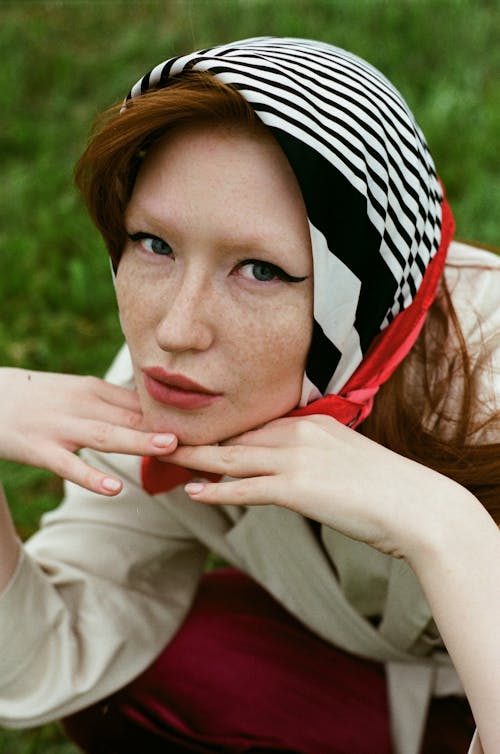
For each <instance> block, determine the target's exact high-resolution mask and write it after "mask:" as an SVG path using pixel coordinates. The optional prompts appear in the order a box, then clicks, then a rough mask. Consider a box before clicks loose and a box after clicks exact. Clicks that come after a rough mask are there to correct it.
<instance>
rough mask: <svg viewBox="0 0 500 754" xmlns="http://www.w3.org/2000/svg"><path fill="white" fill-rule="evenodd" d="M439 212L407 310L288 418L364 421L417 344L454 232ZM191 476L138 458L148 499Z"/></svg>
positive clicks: (446, 214)
mask: <svg viewBox="0 0 500 754" xmlns="http://www.w3.org/2000/svg"><path fill="white" fill-rule="evenodd" d="M441 208H442V222H441V243H440V245H439V249H438V250H437V252H436V254H435V256H434V258H433V259H432V261H431V262H430V263H429V266H428V267H427V270H426V271H425V275H424V279H423V281H422V284H421V285H420V288H419V289H418V291H417V294H416V296H415V298H414V299H413V301H412V303H411V304H410V306H409V307H408V308H407V309H405V310H404V311H402V312H400V314H398V316H397V317H396V318H395V319H394V320H393V321H392V322H391V324H390V325H389V326H388V327H386V329H385V330H383V332H381V333H380V334H379V335H378V336H377V337H376V338H375V340H374V341H373V343H372V345H371V346H370V348H369V349H368V352H367V354H366V356H365V358H364V359H363V361H362V362H361V364H360V365H359V367H358V368H357V369H356V371H355V372H354V374H353V375H352V377H351V378H350V379H349V380H348V381H347V383H346V385H345V386H344V388H343V389H342V390H341V391H340V393H339V394H338V395H326V396H325V397H324V398H319V399H318V400H317V401H313V402H312V403H310V404H309V405H308V406H303V407H302V408H297V409H295V410H294V411H291V412H290V413H289V414H288V416H311V415H314V414H326V415H327V416H332V417H333V418H334V419H336V420H337V421H339V422H341V424H345V425H348V426H350V427H353V428H354V427H357V426H358V424H360V423H361V422H362V421H363V419H365V418H366V417H367V416H368V414H369V413H370V411H371V410H372V406H373V399H374V397H375V395H376V393H377V391H378V389H379V387H380V386H381V385H383V383H384V382H385V381H386V380H388V379H389V377H390V376H391V374H392V373H393V372H394V370H395V369H396V367H397V366H398V365H399V364H400V363H401V362H402V361H403V359H404V357H405V356H406V355H407V354H408V352H409V351H410V349H411V348H412V346H413V345H414V343H415V341H416V340H417V338H418V335H419V333H420V331H421V329H422V326H423V324H424V321H425V317H426V314H427V311H428V309H429V307H430V305H431V304H432V302H433V301H434V298H435V296H436V291H437V287H438V283H439V280H440V278H441V275H442V272H443V269H444V264H445V261H446V254H447V251H448V247H449V245H450V243H451V240H452V238H453V233H454V231H455V221H454V219H453V215H452V212H451V209H450V207H449V205H448V202H447V201H446V198H445V197H443V202H442V205H441ZM194 475H196V472H194V471H191V470H189V469H185V468H183V467H182V466H176V465H175V464H172V463H163V462H162V461H158V460H157V459H156V458H143V459H142V465H141V481H142V486H143V488H144V489H145V490H146V492H149V493H150V494H151V495H156V494H158V493H159V492H167V491H168V490H171V489H173V488H174V487H178V486H179V485H181V484H186V483H187V482H189V481H190V480H191V479H192V478H193V476H194ZM197 475H198V476H199V475H200V474H197ZM202 476H203V478H204V479H208V480H210V481H217V480H218V479H220V476H219V475H218V474H209V473H207V472H203V475H202Z"/></svg>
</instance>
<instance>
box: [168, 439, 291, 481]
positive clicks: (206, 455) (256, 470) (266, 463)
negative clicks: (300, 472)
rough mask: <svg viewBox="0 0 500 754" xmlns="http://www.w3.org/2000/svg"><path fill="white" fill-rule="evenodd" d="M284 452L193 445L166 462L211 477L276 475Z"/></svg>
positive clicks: (280, 466)
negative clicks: (203, 472)
mask: <svg viewBox="0 0 500 754" xmlns="http://www.w3.org/2000/svg"><path fill="white" fill-rule="evenodd" d="M285 452H286V451H284V450H283V449H282V448H272V449H270V448H261V447H249V446H245V445H221V446H219V445H196V446H183V447H181V448H177V450H176V451H175V452H174V453H172V455H171V456H169V458H168V461H169V462H171V463H175V464H178V465H180V466H186V467H187V468H189V469H197V470H199V471H208V472H211V473H214V474H222V475H226V476H232V477H250V476H262V475H268V474H275V473H278V472H279V471H280V470H281V469H282V467H283V461H284V453H285Z"/></svg>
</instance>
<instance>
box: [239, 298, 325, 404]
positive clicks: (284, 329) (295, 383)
mask: <svg viewBox="0 0 500 754" xmlns="http://www.w3.org/2000/svg"><path fill="white" fill-rule="evenodd" d="M311 337H312V314H311V315H310V316H309V313H308V308H307V307H304V305H303V303H302V305H300V304H297V305H296V306H294V307H282V308H280V309H278V310H277V311H275V312H274V313H273V315H272V316H271V317H270V318H269V322H268V323H267V326H266V325H265V324H264V323H261V325H260V326H258V325H257V323H255V325H254V326H253V327H252V329H251V331H250V334H248V335H247V337H246V338H245V340H244V342H243V343H242V344H241V347H240V354H241V359H240V364H241V368H242V370H244V371H245V373H246V375H247V380H248V382H249V387H250V388H254V389H259V390H264V391H266V392H268V393H269V392H276V391H280V390H284V389H287V390H288V391H290V390H292V391H295V393H296V397H297V398H298V397H299V396H300V391H301V388H302V377H303V374H304V369H305V364H306V359H307V353H308V351H309V345H310V342H311Z"/></svg>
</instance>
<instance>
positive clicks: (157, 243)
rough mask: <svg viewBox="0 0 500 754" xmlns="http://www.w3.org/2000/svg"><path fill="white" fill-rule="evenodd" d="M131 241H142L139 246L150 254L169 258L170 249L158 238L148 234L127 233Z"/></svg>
mask: <svg viewBox="0 0 500 754" xmlns="http://www.w3.org/2000/svg"><path fill="white" fill-rule="evenodd" d="M128 237H129V238H130V240H131V241H134V242H136V241H142V243H141V246H142V247H143V249H145V250H146V251H149V252H150V253H151V254H157V255H163V256H170V255H171V254H172V253H173V252H172V247H171V246H170V245H169V244H168V243H167V242H166V241H164V240H163V239H162V238H159V237H158V236H152V235H151V234H150V233H128Z"/></svg>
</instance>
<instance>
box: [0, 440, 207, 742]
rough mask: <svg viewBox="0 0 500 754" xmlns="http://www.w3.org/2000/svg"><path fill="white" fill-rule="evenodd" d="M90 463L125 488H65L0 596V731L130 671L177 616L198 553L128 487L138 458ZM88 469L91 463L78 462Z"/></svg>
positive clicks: (61, 709)
mask: <svg viewBox="0 0 500 754" xmlns="http://www.w3.org/2000/svg"><path fill="white" fill-rule="evenodd" d="M86 455H87V457H89V456H92V458H91V461H92V463H93V464H95V465H98V466H99V467H100V468H103V469H107V470H113V471H114V472H115V473H118V474H119V475H120V476H121V478H122V479H124V481H125V488H124V490H123V492H122V493H120V495H118V496H117V497H115V498H114V499H109V498H103V497H101V496H98V495H95V494H93V493H91V492H87V491H85V490H82V489H80V488H79V487H77V486H75V485H72V484H68V485H67V494H66V498H65V501H64V502H63V504H62V505H61V506H60V507H59V508H58V509H57V510H55V511H53V512H51V513H49V514H46V515H45V516H44V517H43V519H42V527H41V529H40V531H39V532H38V533H37V534H36V535H35V536H34V537H33V538H32V539H31V540H29V541H28V542H27V543H26V545H25V547H24V551H23V555H22V557H21V560H20V562H19V565H18V567H17V570H16V572H15V574H14V576H13V577H12V579H11V581H10V583H9V585H8V586H7V588H6V590H5V591H4V592H3V593H2V595H1V596H0V724H1V725H4V726H6V727H29V726H32V725H39V724H41V723H45V722H47V721H50V720H54V719H57V718H60V717H62V716H65V715H67V714H69V713H71V712H74V711H76V710H78V709H81V708H83V707H85V706H88V705H90V704H92V703H93V702H95V701H97V700H98V699H101V698H103V697H105V696H107V695H109V694H110V693H112V692H113V691H115V690H116V689H118V688H120V687H121V686H123V685H124V684H126V683H127V682H128V681H130V680H131V679H132V678H133V677H134V676H136V675H137V674H138V673H140V672H141V671H142V670H143V669H144V668H145V667H147V665H148V664H149V663H150V662H151V661H152V660H153V659H154V658H155V656H156V655H157V654H158V653H159V652H160V651H161V649H162V648H163V647H164V645H165V644H166V643H167V641H168V640H169V638H170V637H171V636H172V635H173V633H174V632H175V631H176V629H177V628H178V626H179V624H180V623H181V621H182V620H183V618H184V615H185V613H186V611H187V610H188V608H189V606H190V604H191V602H192V599H193V595H194V592H195V590H196V587H197V583H198V580H199V578H200V574H201V572H202V570H203V566H204V562H205V558H206V550H205V548H204V547H203V546H202V545H200V544H199V543H198V542H197V541H195V540H194V539H193V538H192V535H190V534H189V532H187V531H186V529H185V528H184V527H183V526H182V525H181V524H180V523H179V522H178V520H177V518H176V517H175V515H174V512H173V510H172V507H173V506H174V507H175V505H176V504H177V503H180V504H181V503H182V501H181V499H180V498H179V495H178V494H177V495H176V493H175V492H174V493H173V495H172V499H171V498H170V496H167V497H166V496H164V495H163V496H162V500H161V502H160V501H159V500H157V499H156V498H154V497H151V496H149V495H148V494H146V493H145V492H144V491H143V490H142V488H141V487H140V485H139V483H138V465H139V459H138V458H135V457H130V456H118V455H112V454H109V455H106V456H104V455H100V454H97V453H86ZM89 460H90V458H89Z"/></svg>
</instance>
